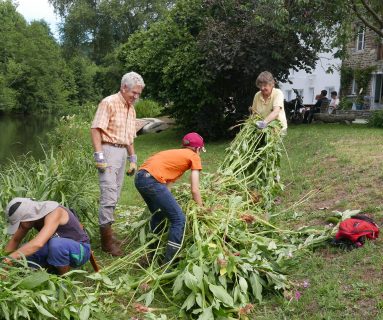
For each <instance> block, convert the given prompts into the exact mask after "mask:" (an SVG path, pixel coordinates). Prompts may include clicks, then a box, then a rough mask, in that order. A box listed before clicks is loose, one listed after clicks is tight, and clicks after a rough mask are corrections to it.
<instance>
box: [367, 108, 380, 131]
mask: <svg viewBox="0 0 383 320" xmlns="http://www.w3.org/2000/svg"><path fill="white" fill-rule="evenodd" d="M368 125H369V126H370V127H375V128H383V110H378V111H374V112H372V114H371V116H370V118H369V119H368Z"/></svg>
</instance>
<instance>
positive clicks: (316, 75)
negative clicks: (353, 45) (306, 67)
mask: <svg viewBox="0 0 383 320" xmlns="http://www.w3.org/2000/svg"><path fill="white" fill-rule="evenodd" d="M340 65H341V60H340V59H335V58H334V57H333V56H332V54H329V53H327V54H321V55H320V59H319V60H318V62H317V64H316V68H315V70H313V72H312V73H311V74H310V73H307V72H305V71H303V70H300V71H298V72H296V71H294V70H290V76H289V80H290V81H291V82H292V84H290V83H288V82H287V83H279V88H280V89H281V90H282V91H283V93H284V95H285V99H286V100H287V101H290V100H292V99H294V98H295V94H294V92H293V89H297V90H298V91H300V93H301V95H302V96H303V103H304V104H314V103H315V102H316V100H315V96H316V95H317V94H319V93H320V92H321V90H327V97H328V98H329V99H330V92H331V91H334V90H335V91H337V92H338V93H339V88H340V73H339V71H338V70H339V68H340ZM330 67H331V68H332V69H333V73H327V72H326V70H328V69H329V68H330Z"/></svg>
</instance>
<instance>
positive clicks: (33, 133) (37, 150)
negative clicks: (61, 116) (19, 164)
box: [0, 115, 56, 165]
mask: <svg viewBox="0 0 383 320" xmlns="http://www.w3.org/2000/svg"><path fill="white" fill-rule="evenodd" d="M55 120H56V118H55V117H54V116H22V115H18V116H0V165H4V164H5V163H7V162H8V159H18V158H20V156H21V155H24V154H27V153H29V154H31V155H33V156H34V157H35V158H41V157H43V149H42V147H41V145H45V146H46V145H47V140H46V137H47V133H49V132H51V130H52V129H53V128H54V126H55Z"/></svg>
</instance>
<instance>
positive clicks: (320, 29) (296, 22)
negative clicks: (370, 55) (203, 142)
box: [119, 0, 342, 138]
mask: <svg viewBox="0 0 383 320" xmlns="http://www.w3.org/2000/svg"><path fill="white" fill-rule="evenodd" d="M325 4H326V5H325ZM331 9H334V8H332V5H331V4H330V5H328V2H327V1H324V0H323V1H321V0H317V1H310V2H308V1H304V0H300V1H299V0H298V1H287V0H286V1H280V0H268V1H266V0H257V1H250V0H188V1H186V0H181V1H178V2H177V4H176V6H175V7H174V8H173V10H172V11H171V12H170V14H169V16H168V17H167V18H166V20H163V21H160V22H158V23H155V24H153V25H152V26H151V27H150V28H149V29H148V30H141V31H140V32H138V33H136V34H134V35H133V36H131V37H130V38H129V40H128V42H127V43H126V44H125V45H124V46H122V48H121V51H120V55H119V56H120V59H121V60H122V61H123V62H124V64H125V66H126V68H129V69H134V70H136V71H138V72H141V73H142V74H143V76H144V79H145V81H146V83H147V85H148V86H147V89H146V92H147V93H148V94H149V95H151V96H152V97H153V98H155V99H160V100H162V102H164V103H167V104H168V105H169V108H168V111H169V112H170V113H171V114H172V115H174V116H175V117H176V118H177V120H178V122H179V123H180V124H182V125H183V126H185V127H186V128H188V129H193V130H198V131H199V132H201V133H202V134H204V135H205V136H210V137H214V138H217V137H220V136H223V135H225V134H227V128H229V127H231V126H232V125H234V124H235V123H236V121H238V120H241V119H243V118H244V117H245V116H246V114H247V113H248V107H249V105H250V104H251V101H252V98H253V96H254V93H255V92H256V88H255V79H256V77H257V75H258V74H259V73H260V72H261V71H264V70H269V71H271V72H272V73H273V74H274V75H275V76H276V78H277V79H279V80H282V79H286V77H287V76H288V70H289V69H290V68H293V69H295V70H298V69H302V68H303V69H306V70H310V69H311V68H313V67H314V65H315V62H316V60H317V58H318V53H319V52H320V51H325V50H328V49H330V47H331V46H330V43H329V41H328V40H327V38H326V36H327V35H328V34H331V33H341V32H342V25H341V24H340V23H339V17H338V16H334V15H330V16H329V15H328V10H330V11H331Z"/></svg>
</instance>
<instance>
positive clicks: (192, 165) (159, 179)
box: [135, 132, 205, 265]
mask: <svg viewBox="0 0 383 320" xmlns="http://www.w3.org/2000/svg"><path fill="white" fill-rule="evenodd" d="M182 146H183V148H182V149H172V150H165V151H161V152H158V153H156V154H154V155H152V156H151V157H150V158H149V159H147V160H146V161H145V162H144V164H143V165H142V166H141V167H140V168H139V171H138V172H137V174H136V178H135V186H136V188H137V190H138V192H139V193H140V194H141V196H142V198H143V199H144V201H145V203H146V204H147V206H148V208H149V210H150V212H151V214H152V218H151V221H150V228H151V230H152V232H154V233H159V232H160V231H161V228H162V225H163V221H164V219H168V220H169V222H170V227H169V234H168V242H167V245H166V252H165V258H164V260H163V263H168V262H170V261H171V260H173V258H174V256H175V255H176V254H177V252H178V251H179V250H180V249H181V244H182V239H183V234H184V228H185V221H186V219H185V214H184V213H183V211H182V209H181V207H180V205H179V204H178V203H177V201H176V199H175V198H174V196H173V195H172V193H171V192H170V188H171V185H172V184H173V183H174V182H175V181H176V180H177V179H178V178H180V177H181V176H182V175H183V174H184V172H185V171H187V170H189V169H190V170H191V174H190V189H191V194H192V197H193V200H194V201H195V202H196V203H197V204H198V205H199V206H202V198H201V194H200V190H199V175H200V171H201V170H202V165H201V157H200V152H201V151H205V149H204V141H203V138H202V137H201V136H200V135H199V134H198V133H196V132H191V133H188V134H187V135H185V136H184V137H183V139H182ZM151 249H154V248H153V247H151ZM152 258H153V253H151V254H150V255H148V261H147V262H144V263H143V264H144V265H147V264H148V263H150V262H151V259H152Z"/></svg>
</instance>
